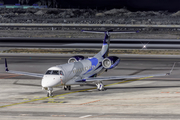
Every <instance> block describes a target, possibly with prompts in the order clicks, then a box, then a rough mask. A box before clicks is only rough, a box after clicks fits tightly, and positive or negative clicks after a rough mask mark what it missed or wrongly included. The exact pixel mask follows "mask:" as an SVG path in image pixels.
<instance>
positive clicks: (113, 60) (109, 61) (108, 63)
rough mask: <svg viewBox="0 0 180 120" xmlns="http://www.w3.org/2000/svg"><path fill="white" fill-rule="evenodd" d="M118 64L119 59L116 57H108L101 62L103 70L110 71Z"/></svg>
mask: <svg viewBox="0 0 180 120" xmlns="http://www.w3.org/2000/svg"><path fill="white" fill-rule="evenodd" d="M119 62H120V59H119V58H118V57H116V56H109V57H107V58H105V59H104V60H103V61H102V65H103V67H104V68H105V69H112V68H114V67H116V66H117V65H118V64H119Z"/></svg>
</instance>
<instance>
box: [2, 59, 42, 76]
mask: <svg viewBox="0 0 180 120" xmlns="http://www.w3.org/2000/svg"><path fill="white" fill-rule="evenodd" d="M5 70H6V72H8V73H13V74H18V75H27V76H32V77H39V78H42V77H43V75H44V74H38V73H29V72H22V71H13V70H9V69H8V65H7V60H6V58H5Z"/></svg>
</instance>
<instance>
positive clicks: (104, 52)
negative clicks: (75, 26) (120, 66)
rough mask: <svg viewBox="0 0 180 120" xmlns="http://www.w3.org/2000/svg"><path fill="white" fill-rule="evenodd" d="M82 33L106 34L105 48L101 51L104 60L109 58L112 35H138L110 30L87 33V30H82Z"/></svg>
mask: <svg viewBox="0 0 180 120" xmlns="http://www.w3.org/2000/svg"><path fill="white" fill-rule="evenodd" d="M82 32H87V33H104V34H105V37H104V40H103V46H102V49H101V51H100V52H101V56H102V57H103V58H106V57H108V54H109V45H110V34H117V33H137V32H138V31H136V32H126V31H124V32H123V31H113V30H108V31H86V30H82Z"/></svg>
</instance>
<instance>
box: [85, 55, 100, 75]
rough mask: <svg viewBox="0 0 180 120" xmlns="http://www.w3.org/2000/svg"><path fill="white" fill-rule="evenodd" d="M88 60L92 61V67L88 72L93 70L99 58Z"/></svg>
mask: <svg viewBox="0 0 180 120" xmlns="http://www.w3.org/2000/svg"><path fill="white" fill-rule="evenodd" d="M88 60H89V61H91V69H89V70H88V71H87V72H86V73H88V72H90V71H91V70H93V69H94V68H95V67H96V65H97V64H98V59H97V58H89V59H88ZM93 66H94V67H93ZM86 73H84V74H86Z"/></svg>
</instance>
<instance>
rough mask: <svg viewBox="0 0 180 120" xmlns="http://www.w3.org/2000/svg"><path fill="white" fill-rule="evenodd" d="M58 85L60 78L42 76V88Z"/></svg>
mask: <svg viewBox="0 0 180 120" xmlns="http://www.w3.org/2000/svg"><path fill="white" fill-rule="evenodd" d="M59 83H60V78H59V77H57V76H44V77H43V79H42V81H41V86H42V87H53V86H56V85H58V84H59Z"/></svg>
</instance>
